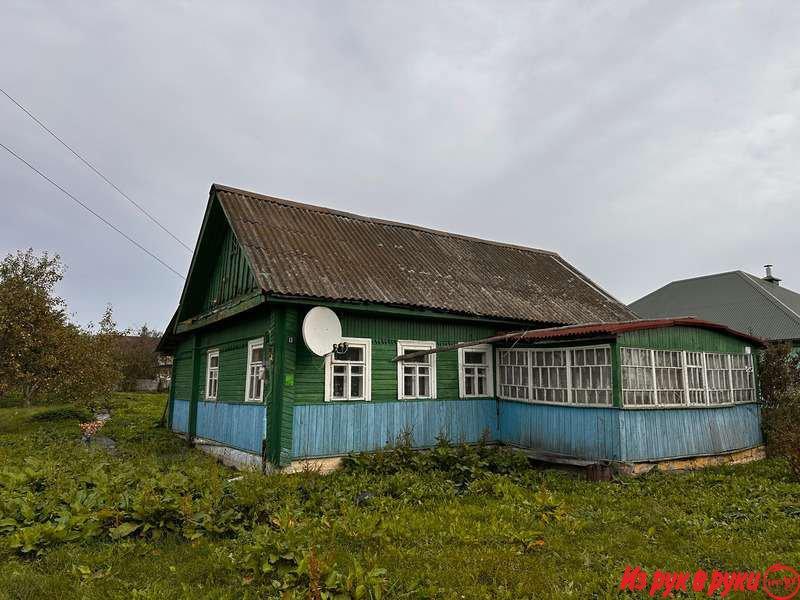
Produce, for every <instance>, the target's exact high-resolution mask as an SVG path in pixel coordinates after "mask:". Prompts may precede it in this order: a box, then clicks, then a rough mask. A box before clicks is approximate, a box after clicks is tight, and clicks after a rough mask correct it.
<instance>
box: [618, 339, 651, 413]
mask: <svg viewBox="0 0 800 600" xmlns="http://www.w3.org/2000/svg"><path fill="white" fill-rule="evenodd" d="M621 358H622V361H621V364H622V399H623V403H624V404H625V405H627V406H652V405H654V404H655V403H656V392H655V381H654V371H653V353H652V351H651V350H644V349H641V348H622V349H621Z"/></svg>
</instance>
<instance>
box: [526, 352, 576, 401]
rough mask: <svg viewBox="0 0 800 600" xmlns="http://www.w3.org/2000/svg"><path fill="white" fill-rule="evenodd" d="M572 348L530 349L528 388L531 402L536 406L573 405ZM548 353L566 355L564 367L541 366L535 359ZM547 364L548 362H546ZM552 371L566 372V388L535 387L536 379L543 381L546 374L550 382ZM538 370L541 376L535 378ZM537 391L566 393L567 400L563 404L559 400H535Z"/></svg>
mask: <svg viewBox="0 0 800 600" xmlns="http://www.w3.org/2000/svg"><path fill="white" fill-rule="evenodd" d="M570 351H571V348H568V347H552V348H551V347H542V348H531V349H530V358H529V360H528V364H529V366H530V367H529V368H530V375H529V376H528V382H529V383H528V387H529V389H530V391H529V392H528V393H529V395H530V401H531V402H533V403H534V404H552V405H553V406H567V405H570V404H572V362H571V361H572V354H571V352H570ZM547 352H551V353H553V352H559V353H563V354H564V364H563V365H539V364H538V362H539V361H538V359H535V358H534V357H535V356H536V355H537V354H544V353H547ZM545 362H546V361H545ZM550 369H563V370H564V384H565V386H566V387H550V386H547V387H544V386H541V385H534V384H533V381H534V379H539V380H540V381H541V377H542V375H543V374H544V373H545V372H546V373H547V379H548V381H550V379H551V378H550ZM536 370H539V374H538V375H536V376H534V373H535V371H536ZM535 390H544V391H545V392H547V391H548V390H552V391H553V392H562V391H563V392H564V398H565V400H564V401H563V402H561V401H559V400H540V399H538V398H535V396H536V394H535V393H534V391H535ZM545 395H546V394H545Z"/></svg>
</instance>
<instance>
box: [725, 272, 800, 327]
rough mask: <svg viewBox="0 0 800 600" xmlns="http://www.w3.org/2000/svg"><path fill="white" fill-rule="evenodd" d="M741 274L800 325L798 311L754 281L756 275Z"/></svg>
mask: <svg viewBox="0 0 800 600" xmlns="http://www.w3.org/2000/svg"><path fill="white" fill-rule="evenodd" d="M739 274H740V275H741V276H742V277H743V278H744V280H745V281H747V282H748V283H749V284H750V285H752V286H753V287H754V288H756V289H757V290H759V291H760V292H761V293H762V294H764V295H766V296H768V297H769V298H771V299H772V300H774V301H775V302H777V303H778V304H779V305H780V306H781V308H783V309H784V310H785V311H786V312H788V313H789V316H790V317H792V318H793V319H794V320H795V321H797V322H798V323H800V314H798V313H797V311H795V310H794V309H793V308H792V307H790V306H789V305H787V304H786V303H785V302H784V301H783V300H781V299H780V298H778V297H777V296H776V295H775V294H773V293H772V292H771V291H770V290H769V289H767V288H766V287H765V286H763V285H761V284H759V283H757V282H756V281H754V280H755V279H756V276H755V275H751V274H750V273H746V272H745V271H739ZM759 279H760V278H759ZM789 291H792V290H789Z"/></svg>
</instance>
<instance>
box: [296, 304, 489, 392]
mask: <svg viewBox="0 0 800 600" xmlns="http://www.w3.org/2000/svg"><path fill="white" fill-rule="evenodd" d="M305 312H306V309H303V310H302V311H301V313H300V314H299V315H298V328H297V330H296V331H295V336H299V334H300V331H299V323H302V317H303V316H305ZM337 314H338V315H339V318H340V320H341V322H342V334H343V335H344V336H345V337H360V338H370V339H371V340H372V401H373V402H387V401H392V400H397V364H396V363H393V362H391V360H392V359H393V358H394V357H395V356H396V355H397V340H418V341H435V342H436V344H437V346H445V345H448V344H455V343H458V342H466V341H470V340H478V339H482V338H485V337H488V336H491V335H493V334H495V333H496V332H497V330H498V326H496V325H493V324H480V323H474V322H461V321H451V320H444V319H442V320H435V319H413V318H410V317H391V316H377V315H365V314H363V313H347V312H343V311H339V312H338V313H337ZM289 335H291V334H289ZM295 340H296V343H295V347H296V360H295V373H294V403H295V404H312V403H319V402H323V401H324V393H325V391H324V386H325V367H324V360H323V359H322V358H321V357H318V356H315V355H314V354H312V353H311V352H310V351H309V350H308V348H306V346H305V344H303V342H302V340H300V339H299V338H298V337H295ZM436 394H437V398H438V399H440V400H455V399H458V352H456V351H453V352H443V353H441V354H438V355H437V357H436ZM490 397H491V395H490Z"/></svg>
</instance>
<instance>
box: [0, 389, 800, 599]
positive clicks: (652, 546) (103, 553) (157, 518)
mask: <svg viewBox="0 0 800 600" xmlns="http://www.w3.org/2000/svg"><path fill="white" fill-rule="evenodd" d="M164 400H165V398H164V397H163V396H159V395H122V394H120V395H118V396H117V397H116V398H115V399H114V408H113V418H112V420H111V421H110V422H109V423H108V425H107V426H106V427H105V428H104V429H103V430H102V432H101V433H102V434H104V435H107V436H110V437H111V438H113V439H114V440H115V441H116V443H117V445H116V448H115V449H114V450H112V451H108V450H106V449H103V448H100V447H97V446H88V447H87V446H85V445H83V444H82V443H81V441H80V435H79V430H78V426H77V424H78V419H79V416H80V415H75V414H72V412H71V411H69V410H65V407H60V410H54V408H53V407H48V408H34V409H23V408H19V407H3V408H0V598H30V599H40V598H131V597H133V598H185V597H192V598H265V597H281V595H283V597H287V598H291V597H297V598H306V597H312V598H313V597H321V598H325V597H326V594H327V595H328V597H336V594H339V595H340V596H338V597H343V598H346V597H364V598H368V597H377V596H381V597H383V598H459V599H460V598H509V599H511V598H514V599H518V598H529V597H530V598H533V597H536V598H564V597H574V598H593V597H594V598H606V597H614V596H615V595H616V594H617V592H616V590H615V588H616V586H617V585H618V584H619V580H620V577H621V575H622V573H623V571H624V569H625V567H626V565H629V564H630V565H640V566H642V567H643V568H644V569H645V570H647V571H649V572H653V571H655V570H656V569H670V570H689V571H695V570H696V569H698V568H703V569H707V570H709V571H710V570H712V569H724V570H763V569H764V568H766V567H768V566H769V565H771V564H773V563H776V562H781V563H784V564H788V565H793V566H795V567H797V566H798V565H800V484H798V483H793V482H792V481H791V480H790V476H789V471H788V468H787V467H786V465H785V464H784V463H782V462H780V461H765V462H761V463H757V464H751V465H743V466H738V467H726V468H716V469H708V470H706V471H703V472H694V473H683V474H671V475H663V474H651V475H648V476H646V477H642V478H640V479H636V480H627V481H624V482H615V483H589V482H586V481H583V480H581V479H580V478H578V477H576V476H574V475H572V474H569V473H563V472H557V471H544V472H543V471H536V470H532V469H528V468H525V466H524V465H522V464H521V462H520V460H519V458H518V457H517V456H516V455H513V454H509V453H508V452H498V451H494V450H491V449H480V450H474V449H471V450H464V449H458V448H447V447H443V448H439V449H437V450H435V451H433V452H430V453H425V454H420V453H412V452H410V451H406V450H404V449H402V448H401V449H400V450H396V451H394V452H392V453H387V454H384V455H381V456H378V457H376V458H369V459H367V458H364V459H357V460H354V461H352V464H350V465H349V467H348V468H347V469H345V470H344V471H340V472H337V473H334V474H332V475H328V476H319V475H317V474H314V473H300V474H297V475H292V476H268V477H264V476H261V475H260V474H255V473H250V474H244V475H242V474H241V473H236V472H234V471H231V470H229V469H227V468H225V467H222V466H220V465H218V464H217V463H216V462H215V461H214V460H212V459H210V458H208V457H207V456H205V455H203V454H201V453H199V452H196V451H193V450H191V449H189V448H188V447H187V446H186V445H185V443H183V442H181V441H180V440H178V439H176V438H174V437H173V436H171V435H169V434H168V433H167V432H166V431H164V430H163V429H158V428H156V427H155V426H154V425H155V423H156V422H157V421H158V418H159V416H160V414H161V410H162V408H163V403H164ZM309 589H310V590H311V591H310V592H309ZM347 594H350V595H349V596H348V595H347ZM645 596H646V594H643V593H641V592H639V593H636V594H632V595H629V597H645ZM684 597H686V595H685V594H684ZM729 597H735V595H732V596H729ZM742 597H744V596H742ZM748 597H754V596H753V595H752V594H751V595H750V596H748ZM755 597H759V596H755Z"/></svg>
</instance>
